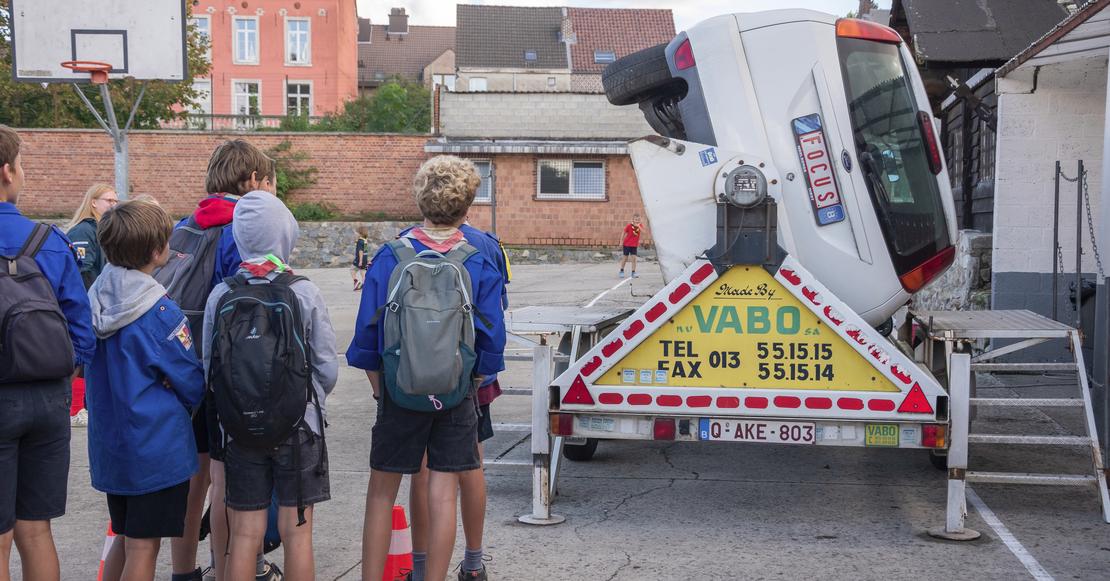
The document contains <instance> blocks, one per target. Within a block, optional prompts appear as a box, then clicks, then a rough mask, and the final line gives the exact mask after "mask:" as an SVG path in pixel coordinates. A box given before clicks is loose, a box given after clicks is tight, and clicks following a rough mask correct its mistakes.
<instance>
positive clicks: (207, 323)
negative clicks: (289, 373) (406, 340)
mask: <svg viewBox="0 0 1110 581" xmlns="http://www.w3.org/2000/svg"><path fill="white" fill-rule="evenodd" d="M231 232H232V234H233V235H234V236H235V245H236V246H237V247H238V248H239V255H240V256H242V257H243V261H244V262H250V261H253V260H257V259H260V258H263V257H265V256H267V255H269V254H273V255H274V256H277V257H278V258H280V259H281V260H282V261H285V260H288V259H289V255H290V254H291V253H292V252H293V247H294V246H295V245H296V244H297V237H298V236H299V235H300V228H299V227H298V225H297V220H296V219H295V218H294V217H293V214H292V213H291V212H290V211H289V209H288V208H286V207H285V204H283V203H282V202H281V200H279V199H277V198H276V197H275V196H274V195H273V194H270V193H268V192H263V191H254V192H251V193H249V194H247V195H245V196H243V197H242V198H240V199H239V201H238V202H236V203H235V214H234V218H233V219H232V221H231ZM241 272H242V271H241ZM277 275H278V273H276V272H274V273H270V274H269V275H268V276H267V277H266V278H267V279H269V280H273V279H274V278H276V277H277ZM101 276H103V275H101ZM252 284H265V283H263V282H262V281H261V280H256V281H252ZM290 288H292V289H293V292H294V293H296V295H297V298H298V299H300V307H301V319H302V321H303V323H304V325H305V329H304V336H305V338H306V343H307V345H308V350H309V362H310V364H311V365H312V386H313V387H314V388H315V389H316V395H317V397H319V398H320V406H321V407H326V406H325V405H324V400H325V399H326V398H327V395H328V394H329V393H331V391H332V389H334V388H335V382H336V379H337V378H338V376H339V359H338V355H337V352H336V348H335V330H334V329H333V328H332V326H331V317H329V316H328V307H327V305H325V304H324V297H323V295H321V294H320V289H319V288H318V287H317V286H316V285H315V284H314V283H313V282H312V281H308V280H302V281H298V282H295V283H293V285H292V286H291V287H290ZM227 290H228V288H227V284H225V283H222V282H221V283H220V284H218V285H216V288H214V289H212V294H210V295H208V304H207V305H206V307H205V309H204V337H205V338H206V339H209V340H206V341H204V349H203V351H204V352H203V356H204V372H205V374H207V373H208V367H209V363H210V361H211V358H212V352H211V349H210V345H211V344H212V341H211V337H212V327H213V323H214V321H215V316H216V305H217V304H219V302H220V297H222V296H223V295H224V293H226V292H227ZM320 411H321V412H324V411H325V410H323V409H321V410H320ZM325 417H326V415H325ZM305 421H306V422H307V423H308V425H309V427H311V428H312V431H313V432H315V433H316V434H318V435H319V434H321V433H322V428H321V426H320V425H319V421H318V418H317V416H316V410H315V409H313V408H312V405H311V404H309V406H308V409H306V410H305Z"/></svg>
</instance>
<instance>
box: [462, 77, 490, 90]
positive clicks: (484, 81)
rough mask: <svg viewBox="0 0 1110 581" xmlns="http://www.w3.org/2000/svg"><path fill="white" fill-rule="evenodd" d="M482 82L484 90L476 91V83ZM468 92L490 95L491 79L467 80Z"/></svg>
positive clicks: (474, 78)
mask: <svg viewBox="0 0 1110 581" xmlns="http://www.w3.org/2000/svg"><path fill="white" fill-rule="evenodd" d="M478 80H480V81H482V88H481V89H476V88H474V86H473V84H474V81H478ZM466 90H467V92H470V93H488V92H489V78H488V77H470V78H469V79H467V80H466Z"/></svg>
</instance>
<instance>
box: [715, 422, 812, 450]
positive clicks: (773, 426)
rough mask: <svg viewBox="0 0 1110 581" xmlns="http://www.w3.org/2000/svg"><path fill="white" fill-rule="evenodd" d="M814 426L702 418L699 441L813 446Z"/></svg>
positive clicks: (794, 423) (796, 423) (797, 423)
mask: <svg viewBox="0 0 1110 581" xmlns="http://www.w3.org/2000/svg"><path fill="white" fill-rule="evenodd" d="M815 434H816V429H815V428H814V425H813V424H806V423H801V422H751V421H747V420H723V419H721V420H719V419H713V418H701V421H700V422H699V429H698V439H699V440H713V441H731V442H764V443H768V444H813V443H814V442H816V440H817V439H816V436H815Z"/></svg>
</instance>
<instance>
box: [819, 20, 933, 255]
mask: <svg viewBox="0 0 1110 581" xmlns="http://www.w3.org/2000/svg"><path fill="white" fill-rule="evenodd" d="M837 43H838V47H839V52H840V63H841V70H842V71H843V73H844V88H845V90H846V91H847V94H848V111H849V113H850V117H851V120H852V132H853V134H854V137H855V145H856V153H857V157H858V159H859V160H860V166H861V167H860V170H861V171H862V172H863V174H864V176H865V181H866V182H867V189H868V190H869V191H870V193H871V198H872V200H873V202H874V204H875V209H876V211H877V214H878V216H879V222H880V224H881V226H882V229H883V236H884V238H885V239H886V243H887V246H888V248H889V249H890V254H891V259H892V260H893V262H894V268H895V270H896V271H897V272H898V274H899V275H902V274H905V273H907V272H909V271H911V270H913V269H914V268H916V267H917V266H919V265H920V264H921V263H923V262H925V261H927V260H928V259H930V258H932V257H933V256H934V255H936V254H937V253H938V252H940V251H941V250H943V249H944V248H946V247H948V246H949V245H950V241H949V240H948V225H947V224H946V223H945V218H944V209H943V207H942V206H941V199H940V186H939V185H938V183H937V176H936V175H935V174H933V173H932V171H931V170H930V168H929V159H928V151H927V150H926V145H925V141H924V138H923V136H922V134H921V129H920V128H919V126H918V118H917V114H918V106H917V102H916V100H915V99H914V95H913V92H912V90H911V88H910V84H909V79H907V78H906V73H905V69H904V64H903V61H902V56H901V54H900V53H899V51H898V46H896V45H893V44H885V43H880V42H873V41H869V40H861V39H855V38H839V39H837Z"/></svg>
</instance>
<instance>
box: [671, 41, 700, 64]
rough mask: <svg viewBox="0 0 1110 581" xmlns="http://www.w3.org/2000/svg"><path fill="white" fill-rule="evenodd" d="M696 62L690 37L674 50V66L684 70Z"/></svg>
mask: <svg viewBox="0 0 1110 581" xmlns="http://www.w3.org/2000/svg"><path fill="white" fill-rule="evenodd" d="M695 64H696V63H694V49H693V47H691V46H690V39H689V38H687V39H686V40H684V41H682V44H680V45H678V48H677V49H675V51H674V68H676V69H678V70H680V71H684V70H686V69H688V68H691V67H693V66H694V65H695Z"/></svg>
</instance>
